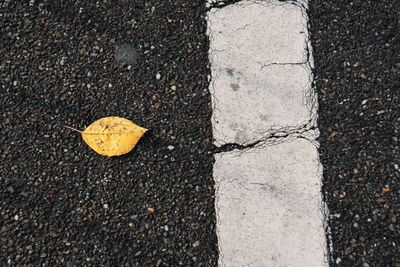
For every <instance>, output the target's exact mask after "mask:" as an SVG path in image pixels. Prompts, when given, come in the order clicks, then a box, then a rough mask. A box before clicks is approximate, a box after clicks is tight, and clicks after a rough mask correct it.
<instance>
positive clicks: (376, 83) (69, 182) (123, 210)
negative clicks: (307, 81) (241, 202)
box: [0, 0, 400, 267]
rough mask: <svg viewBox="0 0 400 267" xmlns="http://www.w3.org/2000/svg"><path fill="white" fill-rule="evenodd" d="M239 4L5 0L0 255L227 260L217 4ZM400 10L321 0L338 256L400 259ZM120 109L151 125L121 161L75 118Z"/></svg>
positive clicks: (313, 5) (195, 262)
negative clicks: (218, 186) (218, 130)
mask: <svg viewBox="0 0 400 267" xmlns="http://www.w3.org/2000/svg"><path fill="white" fill-rule="evenodd" d="M234 2H238V1H225V2H221V1H220V2H217V3H214V4H212V5H211V6H209V5H206V3H205V2H203V1H172V0H171V1H167V0H166V1H118V3H116V2H115V1H106V0H104V1H62V0H57V1H46V0H37V1H35V0H30V1H10V0H5V1H1V3H0V33H1V35H0V38H1V42H0V59H1V61H0V116H1V117H0V149H1V150H0V151H1V161H0V185H1V186H0V227H1V228H0V264H1V265H3V266H7V265H9V266H16V265H29V264H30V265H31V266H37V265H42V264H45V265H60V266H82V265H88V266H100V265H105V266H108V265H118V266H216V265H217V263H218V257H219V254H218V253H219V252H218V243H217V235H216V221H217V219H216V213H215V208H214V207H215V203H214V198H215V188H214V179H213V176H212V174H213V164H214V161H215V160H214V153H220V152H224V151H225V150H226V151H228V150H231V149H232V147H234V148H240V146H239V145H236V146H235V145H233V146H224V147H222V148H221V147H220V148H217V147H216V146H215V145H214V143H213V140H214V137H213V133H212V124H211V118H212V104H211V95H210V92H209V83H210V80H209V76H210V68H209V58H208V52H209V38H208V36H207V32H206V30H207V21H206V15H207V12H208V11H209V10H210V9H212V8H224V7H225V6H228V5H230V4H234ZM399 7H400V3H399V2H398V1H370V2H368V1H352V2H346V3H344V2H343V3H342V2H340V3H338V2H337V1H310V2H309V9H308V12H307V13H308V16H309V19H310V20H309V24H308V30H309V32H310V34H311V35H310V38H311V44H312V50H313V54H312V55H313V57H314V69H313V74H314V83H313V86H314V88H315V91H316V92H317V95H318V102H319V110H318V115H319V119H318V128H319V131H320V137H319V139H318V141H319V142H320V148H319V156H320V159H321V162H322V165H323V178H322V183H323V186H322V193H323V197H324V200H325V202H326V203H327V206H328V208H329V212H330V213H329V214H328V215H327V218H326V220H327V228H326V238H327V240H328V244H329V248H328V249H327V251H328V254H329V255H327V256H328V258H329V263H330V265H331V266H363V267H367V266H400V260H399V259H400V241H399V240H400V223H399V222H400V197H399V195H400V172H399V165H400V162H399V161H400V160H399V159H400V151H399V141H398V138H399V131H400V129H399V128H400V97H399V95H400V89H399V78H398V77H399V67H400V65H399V55H398V53H399V52H398V51H399V40H398V26H399V20H398V15H399V13H398V12H399ZM110 115H114V116H120V117H124V118H127V119H129V120H131V121H133V122H135V123H136V124H138V125H140V126H143V127H145V128H147V129H149V132H148V133H146V134H145V136H144V137H143V138H142V139H141V140H140V141H139V143H138V145H137V146H136V147H135V148H134V150H133V151H132V152H130V153H128V154H126V155H124V156H121V157H112V158H108V157H103V156H100V155H98V154H96V153H95V152H94V151H93V150H91V149H90V148H89V147H88V146H87V145H86V144H85V143H84V142H83V140H82V138H81V136H80V134H78V133H75V132H71V131H70V130H68V129H66V128H64V127H63V126H64V125H69V126H72V127H75V128H78V129H81V130H83V129H85V128H86V127H87V126H88V125H90V124H91V123H92V122H94V121H95V120H96V119H99V118H102V117H106V116H110ZM249 225H251V222H249ZM294 264H295V263H294Z"/></svg>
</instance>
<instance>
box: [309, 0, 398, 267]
mask: <svg viewBox="0 0 400 267" xmlns="http://www.w3.org/2000/svg"><path fill="white" fill-rule="evenodd" d="M399 10H400V1H390V0H389V1H387V0H386V1H359V0H357V1H326V0H320V1H319V0H318V1H317V0H312V1H310V12H309V16H310V30H311V39H312V40H311V41H312V46H313V51H314V53H313V55H314V60H315V70H314V75H315V77H314V78H315V88H316V90H317V93H318V97H319V121H318V123H319V129H320V131H321V138H320V144H321V147H320V156H321V161H322V164H323V168H324V169H323V192H324V197H325V200H326V202H327V204H328V207H329V210H330V217H329V221H328V226H329V228H330V229H328V230H329V231H330V234H328V236H329V237H330V241H331V242H332V247H331V249H332V252H331V255H330V256H331V265H332V266H363V267H368V266H397V267H398V266H400V172H399V166H400V150H399V137H400V134H399V131H400V88H399V74H400V71H399V68H400V64H399V62H400V61H399V59H400V58H399V54H398V53H399Z"/></svg>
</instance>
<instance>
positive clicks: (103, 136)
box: [65, 117, 147, 157]
mask: <svg viewBox="0 0 400 267" xmlns="http://www.w3.org/2000/svg"><path fill="white" fill-rule="evenodd" d="M65 127H66V128H68V129H71V130H74V131H77V132H79V133H81V134H82V138H83V140H84V141H85V142H86V144H88V145H89V146H90V147H91V148H92V149H93V150H94V151H96V152H97V153H99V154H100V155H103V156H109V157H111V156H120V155H123V154H126V153H128V152H129V151H131V150H132V149H133V148H134V147H135V145H136V144H137V142H138V141H139V139H140V138H141V137H142V136H143V134H144V133H145V132H146V131H147V129H145V128H143V127H140V126H138V125H136V124H134V123H133V122H131V121H130V120H127V119H124V118H120V117H105V118H101V119H99V120H97V121H95V122H93V123H92V124H91V125H89V126H88V127H87V128H86V129H85V130H84V131H80V130H77V129H75V128H72V127H70V126H65Z"/></svg>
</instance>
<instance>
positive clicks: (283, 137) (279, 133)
mask: <svg viewBox="0 0 400 267" xmlns="http://www.w3.org/2000/svg"><path fill="white" fill-rule="evenodd" d="M289 128H290V127H283V128H281V129H279V130H274V131H271V132H269V133H267V134H266V135H265V136H264V137H262V138H261V139H259V140H257V141H255V142H252V143H250V144H247V145H242V144H238V143H227V144H223V145H222V146H219V147H218V146H216V145H213V148H212V149H210V152H211V153H213V154H215V153H224V152H231V151H233V150H242V151H244V150H248V149H251V148H255V147H260V146H271V145H277V144H280V143H283V142H291V141H293V140H294V139H296V138H299V139H305V140H307V141H309V142H311V143H312V144H313V145H314V146H316V147H318V142H317V141H316V139H315V136H317V133H315V131H317V130H318V129H317V127H315V126H311V125H308V124H306V125H303V126H301V127H297V128H296V127H292V129H289ZM307 134H309V135H310V137H307Z"/></svg>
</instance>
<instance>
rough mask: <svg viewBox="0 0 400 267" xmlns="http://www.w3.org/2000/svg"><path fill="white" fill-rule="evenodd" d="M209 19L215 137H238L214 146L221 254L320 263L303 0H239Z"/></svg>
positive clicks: (223, 260) (277, 262)
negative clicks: (231, 147)
mask: <svg viewBox="0 0 400 267" xmlns="http://www.w3.org/2000/svg"><path fill="white" fill-rule="evenodd" d="M207 19H208V31H209V32H208V33H209V38H210V51H209V56H210V62H211V76H212V80H211V83H210V91H211V93H212V96H213V98H212V101H213V131H214V138H215V144H216V145H217V146H222V145H225V144H236V145H237V146H236V147H241V148H243V147H244V149H241V150H233V151H230V150H229V148H228V147H229V146H225V147H226V148H227V149H226V151H225V152H221V153H218V154H216V155H215V160H216V162H215V165H214V173H213V174H214V179H215V183H216V212H217V235H218V244H219V251H220V257H219V264H220V266H326V265H327V260H326V256H325V255H326V249H325V248H326V245H325V234H324V212H323V210H324V209H323V207H324V205H323V203H322V200H321V193H320V190H321V177H322V169H321V165H320V163H319V157H318V150H317V148H318V143H317V141H316V137H317V136H318V131H317V129H316V117H317V115H316V114H317V113H316V111H317V107H316V104H315V103H316V95H315V93H314V92H313V90H312V87H311V81H312V72H311V66H312V57H311V53H310V50H311V49H310V46H309V41H308V32H307V16H306V12H305V6H304V5H303V4H299V3H297V2H284V3H282V2H278V1H262V2H261V1H241V2H238V3H236V4H232V5H228V6H226V7H223V8H211V10H210V12H209V13H208V18H207ZM254 144H257V145H256V146H254ZM246 146H247V147H246Z"/></svg>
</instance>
